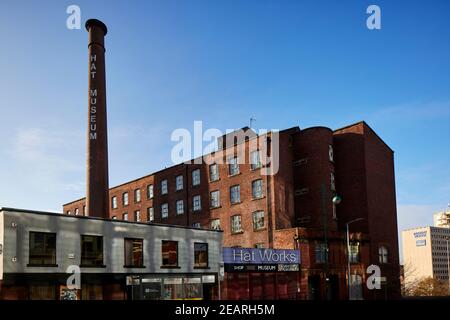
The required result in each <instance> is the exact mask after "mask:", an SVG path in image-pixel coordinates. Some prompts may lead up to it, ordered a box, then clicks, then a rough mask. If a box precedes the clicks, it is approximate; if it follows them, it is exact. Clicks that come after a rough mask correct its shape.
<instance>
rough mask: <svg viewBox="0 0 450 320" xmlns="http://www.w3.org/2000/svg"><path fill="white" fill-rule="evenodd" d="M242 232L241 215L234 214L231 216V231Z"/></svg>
mask: <svg viewBox="0 0 450 320" xmlns="http://www.w3.org/2000/svg"><path fill="white" fill-rule="evenodd" d="M238 232H242V225H241V216H240V215H235V216H232V217H231V233H238Z"/></svg>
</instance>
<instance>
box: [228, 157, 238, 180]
mask: <svg viewBox="0 0 450 320" xmlns="http://www.w3.org/2000/svg"><path fill="white" fill-rule="evenodd" d="M228 171H229V175H230V176H234V175H236V174H239V164H238V158H237V157H234V158H231V159H230V160H229V165H228Z"/></svg>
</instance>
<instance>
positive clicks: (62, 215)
mask: <svg viewBox="0 0 450 320" xmlns="http://www.w3.org/2000/svg"><path fill="white" fill-rule="evenodd" d="M4 211H7V212H13V213H31V214H37V215H47V216H59V217H62V218H73V219H88V220H89V219H90V220H101V221H109V222H114V223H128V224H136V225H148V226H159V227H171V228H181V229H192V230H199V231H213V232H223V231H222V230H215V229H201V228H194V227H187V226H181V225H172V224H166V223H153V222H136V221H125V220H118V219H117V220H115V219H104V218H98V217H89V216H76V215H67V214H63V213H61V212H48V211H38V210H29V209H18V208H8V207H0V212H4Z"/></svg>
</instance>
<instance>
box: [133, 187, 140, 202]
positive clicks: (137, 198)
mask: <svg viewBox="0 0 450 320" xmlns="http://www.w3.org/2000/svg"><path fill="white" fill-rule="evenodd" d="M134 202H141V189H136V190H134Z"/></svg>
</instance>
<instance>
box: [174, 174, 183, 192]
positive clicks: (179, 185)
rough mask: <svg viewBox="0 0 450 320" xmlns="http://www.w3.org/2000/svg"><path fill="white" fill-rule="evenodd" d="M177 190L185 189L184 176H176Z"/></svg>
mask: <svg viewBox="0 0 450 320" xmlns="http://www.w3.org/2000/svg"><path fill="white" fill-rule="evenodd" d="M175 185H176V190H177V191H178V190H183V176H177V177H176V178H175Z"/></svg>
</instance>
